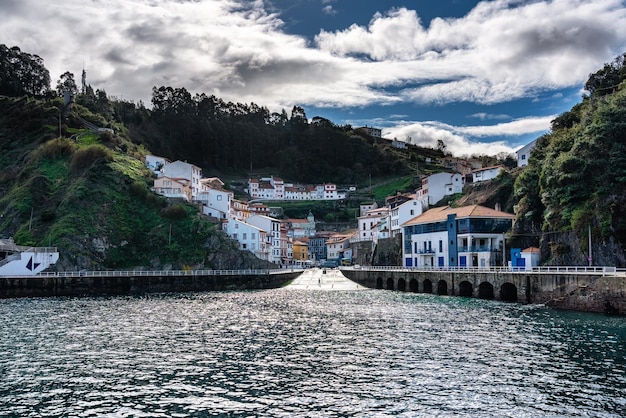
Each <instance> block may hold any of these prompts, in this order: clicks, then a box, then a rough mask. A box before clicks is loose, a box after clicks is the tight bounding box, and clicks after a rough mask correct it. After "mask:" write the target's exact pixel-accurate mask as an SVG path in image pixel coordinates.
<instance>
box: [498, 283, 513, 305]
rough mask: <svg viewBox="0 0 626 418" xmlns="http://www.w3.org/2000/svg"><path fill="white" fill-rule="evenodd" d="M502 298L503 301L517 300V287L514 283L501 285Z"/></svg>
mask: <svg viewBox="0 0 626 418" xmlns="http://www.w3.org/2000/svg"><path fill="white" fill-rule="evenodd" d="M500 300H501V301H503V302H517V287H516V286H515V285H514V284H513V283H509V282H506V283H502V286H500Z"/></svg>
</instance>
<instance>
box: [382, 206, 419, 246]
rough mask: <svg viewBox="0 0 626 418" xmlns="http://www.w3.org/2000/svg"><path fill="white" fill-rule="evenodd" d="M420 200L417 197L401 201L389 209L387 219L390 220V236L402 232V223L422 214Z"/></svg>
mask: <svg viewBox="0 0 626 418" xmlns="http://www.w3.org/2000/svg"><path fill="white" fill-rule="evenodd" d="M422 211H423V208H422V202H421V201H419V200H417V198H414V199H411V200H409V201H407V202H404V203H402V204H401V205H399V206H396V207H394V208H393V209H391V214H390V216H389V220H390V222H391V225H390V229H391V237H392V238H393V237H396V236H398V235H400V234H402V226H401V225H402V224H404V223H406V222H408V221H409V220H411V219H413V218H415V217H416V216H419V215H421V214H422Z"/></svg>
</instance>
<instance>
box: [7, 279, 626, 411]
mask: <svg viewBox="0 0 626 418" xmlns="http://www.w3.org/2000/svg"><path fill="white" fill-rule="evenodd" d="M625 322H626V320H625V319H624V318H611V317H604V316H600V315H586V314H578V313H566V312H558V311H553V310H549V309H545V308H542V307H536V306H535V307H533V306H523V305H516V304H502V303H498V302H489V301H481V300H476V299H463V298H454V297H438V296H430V295H428V296H427V295H415V294H406V293H397V292H388V291H375V290H369V291H354V292H350V291H342V292H324V291H298V290H292V289H291V290H290V289H276V290H270V291H255V292H227V293H194V294H166V295H149V296H146V297H141V298H133V297H115V298H51V299H9V300H1V301H0V416H45V417H53V416H98V417H100V416H151V417H158V416H189V415H193V416H210V415H240V416H267V417H275V416H285V417H287V416H324V417H332V416H380V417H384V416H407V417H417V416H428V417H430V416H441V417H445V416H472V417H478V416H480V417H489V416H493V417H505V416H510V417H519V416H528V417H538V416H550V417H561V416H563V417H573V416H585V417H587V416H591V417H618V416H625V415H626V360H625V358H626V325H625Z"/></svg>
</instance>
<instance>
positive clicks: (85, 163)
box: [0, 96, 265, 270]
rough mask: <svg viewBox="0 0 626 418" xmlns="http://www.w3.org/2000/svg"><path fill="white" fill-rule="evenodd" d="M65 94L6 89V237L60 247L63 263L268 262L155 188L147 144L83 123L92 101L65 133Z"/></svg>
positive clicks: (0, 151) (1, 142)
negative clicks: (145, 158)
mask: <svg viewBox="0 0 626 418" xmlns="http://www.w3.org/2000/svg"><path fill="white" fill-rule="evenodd" d="M59 103H60V100H59V99H33V98H26V97H19V98H8V97H2V96H0V127H1V128H0V161H1V162H2V166H1V167H0V236H2V237H3V238H8V237H13V238H14V240H15V242H16V243H18V244H20V245H25V246H28V245H34V246H56V247H58V248H59V250H60V261H59V263H57V265H56V266H55V268H56V269H61V270H75V269H120V268H135V267H144V268H163V267H165V266H168V265H171V266H172V267H174V268H185V267H186V266H189V267H203V268H216V269H224V268H254V267H265V264H264V263H263V262H261V261H260V260H258V259H256V258H255V257H254V256H252V255H251V254H250V253H248V252H240V251H238V250H237V249H236V246H235V244H234V243H233V242H232V241H230V240H229V239H227V238H225V237H224V236H223V235H222V234H220V233H219V232H218V231H216V226H215V225H214V224H212V223H211V222H209V221H207V220H205V219H203V218H201V217H200V216H199V215H198V211H197V208H195V207H192V206H189V205H185V204H172V203H168V202H167V201H166V200H165V199H163V198H161V197H159V196H157V195H155V194H154V193H152V192H151V191H150V189H149V186H150V184H151V181H152V175H151V173H150V172H149V171H148V170H147V169H146V167H145V165H144V163H143V162H142V160H141V157H142V155H145V152H146V151H145V150H144V149H143V148H142V147H141V146H137V145H136V144H133V143H132V142H131V141H129V139H128V138H127V137H125V136H124V135H123V134H121V135H120V134H110V133H103V134H96V133H93V132H91V131H89V130H88V129H85V128H83V127H82V126H81V124H80V119H81V118H83V117H90V118H92V119H94V118H95V119H97V117H95V116H94V115H93V114H91V113H90V112H89V111H87V110H86V109H85V108H82V107H81V106H76V109H75V110H74V111H73V112H72V114H71V115H69V116H68V118H67V119H65V120H64V121H63V123H62V126H61V131H62V136H61V137H59V136H58V135H57V133H58V129H59V127H58V120H59V119H58V115H59Z"/></svg>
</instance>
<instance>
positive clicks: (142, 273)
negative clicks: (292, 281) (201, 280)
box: [0, 268, 302, 278]
mask: <svg viewBox="0 0 626 418" xmlns="http://www.w3.org/2000/svg"><path fill="white" fill-rule="evenodd" d="M296 271H297V272H301V271H302V269H293V268H289V269H273V270H260V269H250V270H94V271H87V270H84V271H83V270H81V271H56V272H55V271H50V272H45V271H44V272H42V273H39V274H36V275H32V276H28V275H5V276H0V277H10V278H29V277H30V278H33V277H34V278H46V277H161V276H168V277H186V276H267V275H273V274H284V273H293V272H296Z"/></svg>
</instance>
